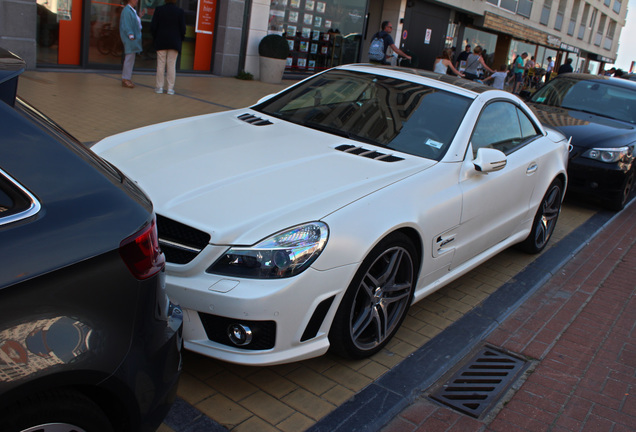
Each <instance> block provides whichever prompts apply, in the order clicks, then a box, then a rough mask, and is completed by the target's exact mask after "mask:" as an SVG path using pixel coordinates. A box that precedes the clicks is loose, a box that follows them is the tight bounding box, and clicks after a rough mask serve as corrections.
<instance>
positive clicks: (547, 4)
mask: <svg viewBox="0 0 636 432" xmlns="http://www.w3.org/2000/svg"><path fill="white" fill-rule="evenodd" d="M550 9H552V0H545V1H544V2H543V9H541V17H540V18H539V23H540V24H543V25H544V26H547V25H548V21H549V20H550Z"/></svg>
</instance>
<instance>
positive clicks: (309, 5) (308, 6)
mask: <svg viewBox="0 0 636 432" xmlns="http://www.w3.org/2000/svg"><path fill="white" fill-rule="evenodd" d="M314 5H315V3H314V0H305V10H308V11H312V10H314Z"/></svg>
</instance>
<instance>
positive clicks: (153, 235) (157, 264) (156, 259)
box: [119, 219, 166, 279]
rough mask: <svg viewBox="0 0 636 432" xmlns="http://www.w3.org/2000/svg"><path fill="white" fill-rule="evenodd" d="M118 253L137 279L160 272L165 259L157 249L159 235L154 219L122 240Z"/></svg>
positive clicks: (146, 277)
mask: <svg viewBox="0 0 636 432" xmlns="http://www.w3.org/2000/svg"><path fill="white" fill-rule="evenodd" d="M119 253H120V255H121V257H122V259H123V260H124V262H125V263H126V265H127V266H128V269H129V270H130V272H131V273H132V274H133V276H135V277H136V278H137V279H148V278H149V277H151V276H153V275H155V274H157V273H158V272H160V271H161V270H162V269H163V267H164V265H165V263H166V259H165V257H164V255H163V252H161V249H159V236H158V235H157V225H156V223H155V220H154V219H153V220H152V223H151V224H150V225H148V226H146V227H145V228H143V229H142V230H141V231H139V232H137V233H135V234H133V235H131V236H130V237H128V238H127V239H125V240H123V241H122V242H121V244H120V245H119Z"/></svg>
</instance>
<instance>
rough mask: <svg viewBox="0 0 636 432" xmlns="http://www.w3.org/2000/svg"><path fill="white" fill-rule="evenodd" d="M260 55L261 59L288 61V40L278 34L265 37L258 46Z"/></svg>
mask: <svg viewBox="0 0 636 432" xmlns="http://www.w3.org/2000/svg"><path fill="white" fill-rule="evenodd" d="M258 54H259V55H260V56H261V57H269V58H275V59H283V60H284V59H286V58H287V57H288V56H289V44H288V43H287V39H285V38H284V37H283V36H281V35H278V34H270V35H267V36H265V37H264V38H263V39H261V42H260V43H259V44H258Z"/></svg>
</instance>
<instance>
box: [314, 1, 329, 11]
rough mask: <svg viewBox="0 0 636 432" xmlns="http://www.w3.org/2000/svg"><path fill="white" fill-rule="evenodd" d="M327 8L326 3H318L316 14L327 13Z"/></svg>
mask: <svg viewBox="0 0 636 432" xmlns="http://www.w3.org/2000/svg"><path fill="white" fill-rule="evenodd" d="M326 6H327V4H326V3H325V2H318V3H316V12H318V13H325V9H326Z"/></svg>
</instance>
